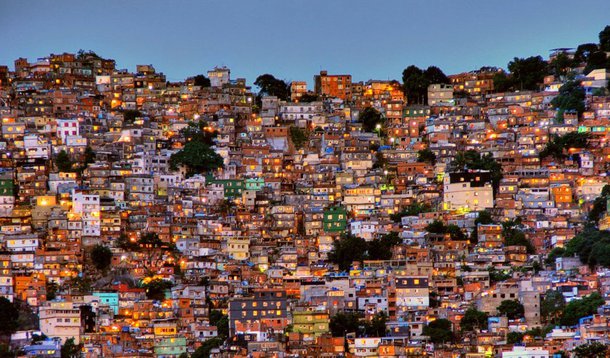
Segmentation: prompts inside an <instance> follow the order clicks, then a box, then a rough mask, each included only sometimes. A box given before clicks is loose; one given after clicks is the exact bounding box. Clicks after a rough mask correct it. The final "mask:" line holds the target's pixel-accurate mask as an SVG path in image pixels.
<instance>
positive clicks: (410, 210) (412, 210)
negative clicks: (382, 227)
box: [390, 202, 432, 223]
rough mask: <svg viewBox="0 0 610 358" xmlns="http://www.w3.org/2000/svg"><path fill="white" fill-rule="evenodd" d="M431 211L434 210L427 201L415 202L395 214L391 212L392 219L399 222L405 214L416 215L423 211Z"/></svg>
mask: <svg viewBox="0 0 610 358" xmlns="http://www.w3.org/2000/svg"><path fill="white" fill-rule="evenodd" d="M430 211H432V207H431V206H430V205H428V204H426V203H420V202H415V203H413V204H411V205H409V206H407V207H406V208H404V209H402V210H401V211H399V212H397V213H395V214H391V215H390V219H392V220H393V221H394V222H397V223H399V222H400V221H401V220H402V217H403V216H416V215H419V214H421V213H428V212H430Z"/></svg>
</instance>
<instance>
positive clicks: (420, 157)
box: [417, 148, 436, 165]
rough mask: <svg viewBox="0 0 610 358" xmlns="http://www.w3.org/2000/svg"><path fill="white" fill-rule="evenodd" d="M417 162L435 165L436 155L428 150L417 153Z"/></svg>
mask: <svg viewBox="0 0 610 358" xmlns="http://www.w3.org/2000/svg"><path fill="white" fill-rule="evenodd" d="M417 161H418V162H420V163H428V164H431V165H434V164H436V154H434V152H433V151H431V150H430V149H429V148H426V149H422V150H420V151H418V152H417Z"/></svg>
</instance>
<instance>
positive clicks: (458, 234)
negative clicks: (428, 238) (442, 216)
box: [426, 219, 468, 241]
mask: <svg viewBox="0 0 610 358" xmlns="http://www.w3.org/2000/svg"><path fill="white" fill-rule="evenodd" d="M426 231H427V232H429V233H431V234H436V235H445V234H449V236H450V237H451V240H457V241H463V240H467V239H468V238H467V237H466V235H465V234H464V232H463V231H462V229H460V227H459V226H457V225H453V224H451V225H445V224H444V223H443V222H442V221H440V220H438V219H435V220H434V221H432V222H431V223H430V224H428V225H427V226H426Z"/></svg>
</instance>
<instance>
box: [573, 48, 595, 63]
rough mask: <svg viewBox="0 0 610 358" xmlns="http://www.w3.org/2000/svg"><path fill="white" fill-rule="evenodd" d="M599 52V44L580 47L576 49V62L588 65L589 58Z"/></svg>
mask: <svg viewBox="0 0 610 358" xmlns="http://www.w3.org/2000/svg"><path fill="white" fill-rule="evenodd" d="M598 51H599V46H598V45H597V44H593V43H588V44H582V45H579V46H578V47H577V48H576V52H574V60H575V61H576V62H578V63H588V62H589V56H590V55H591V54H592V53H594V52H598Z"/></svg>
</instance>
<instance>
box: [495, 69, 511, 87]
mask: <svg viewBox="0 0 610 358" xmlns="http://www.w3.org/2000/svg"><path fill="white" fill-rule="evenodd" d="M493 82H494V91H496V92H508V91H509V90H511V89H512V87H513V81H512V79H511V78H510V77H509V76H508V75H507V74H506V72H498V73H496V74H495V75H494V77H493Z"/></svg>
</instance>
